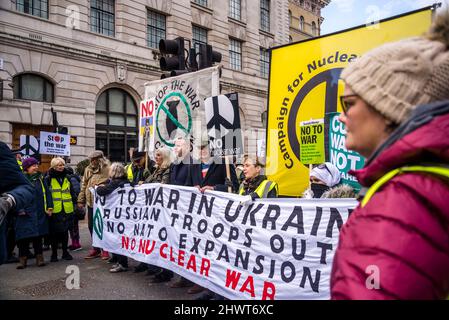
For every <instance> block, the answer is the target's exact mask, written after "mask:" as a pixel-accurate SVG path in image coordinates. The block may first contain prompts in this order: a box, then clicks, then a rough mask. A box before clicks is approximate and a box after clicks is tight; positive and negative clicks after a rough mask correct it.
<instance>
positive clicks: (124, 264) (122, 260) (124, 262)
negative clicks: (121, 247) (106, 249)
mask: <svg viewBox="0 0 449 320" xmlns="http://www.w3.org/2000/svg"><path fill="white" fill-rule="evenodd" d="M112 256H113V257H114V258H115V260H116V261H117V263H119V264H120V265H121V266H122V267H125V268H128V257H127V256H122V255H120V254H116V253H113V254H112Z"/></svg>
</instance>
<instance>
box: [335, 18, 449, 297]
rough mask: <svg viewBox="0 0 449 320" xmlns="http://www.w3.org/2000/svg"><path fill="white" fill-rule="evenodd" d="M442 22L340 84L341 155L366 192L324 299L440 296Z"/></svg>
mask: <svg viewBox="0 0 449 320" xmlns="http://www.w3.org/2000/svg"><path fill="white" fill-rule="evenodd" d="M448 34H449V12H446V13H445V14H444V15H442V16H439V17H437V19H436V21H435V23H434V25H433V26H432V28H431V29H430V31H429V32H428V33H427V34H426V35H425V36H421V37H414V38H409V39H406V40H402V41H398V42H395V43H389V44H385V45H383V46H381V47H379V48H376V49H374V50H372V51H370V52H368V53H366V54H365V55H363V56H362V57H361V58H359V59H358V60H357V61H356V62H354V63H352V64H349V66H348V67H347V68H345V70H344V71H343V73H342V74H341V78H342V79H343V80H344V81H345V84H346V87H345V91H344V94H343V96H341V103H342V107H343V111H344V112H343V114H342V115H341V116H340V120H341V121H342V122H343V123H344V124H345V125H346V128H347V139H346V147H347V148H348V149H351V150H355V151H357V152H359V153H361V154H362V155H363V156H365V157H366V158H367V159H368V160H367V162H366V164H365V167H364V168H363V169H362V170H358V171H355V172H354V175H355V176H356V177H357V178H358V180H359V182H360V183H361V184H362V185H363V186H365V187H366V188H369V189H368V191H366V192H365V193H364V198H363V201H362V202H361V204H360V205H359V207H358V208H357V209H356V210H355V211H354V212H353V213H352V214H351V216H350V218H348V221H347V223H346V224H345V225H344V226H343V228H342V230H341V234H340V240H339V244H338V249H337V252H336V253H335V258H334V262H333V269H332V278H331V294H332V298H333V299H445V298H446V297H447V296H448V294H449V233H448V227H447V226H448V221H449V207H448V205H447V199H449V182H448V181H449V169H448V167H447V163H449V138H448V135H447V133H448V132H449V73H448V70H449V50H448V48H449V37H448Z"/></svg>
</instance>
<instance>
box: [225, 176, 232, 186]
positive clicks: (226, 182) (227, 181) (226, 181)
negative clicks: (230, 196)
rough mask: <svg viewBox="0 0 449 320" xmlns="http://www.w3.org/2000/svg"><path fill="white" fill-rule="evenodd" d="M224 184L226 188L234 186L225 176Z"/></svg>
mask: <svg viewBox="0 0 449 320" xmlns="http://www.w3.org/2000/svg"><path fill="white" fill-rule="evenodd" d="M225 185H226V187H227V188H232V187H234V185H233V184H232V181H231V179H229V178H226V179H225Z"/></svg>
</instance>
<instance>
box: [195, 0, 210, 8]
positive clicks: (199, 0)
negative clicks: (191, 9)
mask: <svg viewBox="0 0 449 320" xmlns="http://www.w3.org/2000/svg"><path fill="white" fill-rule="evenodd" d="M194 2H195V3H196V4H199V5H200V6H203V7H207V0H195V1H194Z"/></svg>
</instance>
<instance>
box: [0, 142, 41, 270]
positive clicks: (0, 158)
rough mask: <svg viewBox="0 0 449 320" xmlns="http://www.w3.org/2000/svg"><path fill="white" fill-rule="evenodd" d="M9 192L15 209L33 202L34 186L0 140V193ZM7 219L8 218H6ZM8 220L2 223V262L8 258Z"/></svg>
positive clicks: (0, 259)
mask: <svg viewBox="0 0 449 320" xmlns="http://www.w3.org/2000/svg"><path fill="white" fill-rule="evenodd" d="M3 193H8V194H10V195H11V196H13V197H14V200H15V201H16V206H15V208H14V209H15V210H18V211H20V210H23V209H24V208H25V207H26V206H28V205H30V203H32V202H33V198H34V195H33V186H32V185H31V183H29V182H28V180H27V178H25V176H24V175H23V173H22V171H21V170H20V168H19V165H18V164H17V161H16V158H15V157H14V155H13V154H12V152H11V150H10V149H9V147H8V146H7V145H6V143H4V142H2V141H0V195H2V194H3ZM5 220H6V219H5ZM5 222H6V221H3V223H2V224H1V225H0V264H2V263H3V262H4V261H5V260H6V252H7V249H6V223H5Z"/></svg>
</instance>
